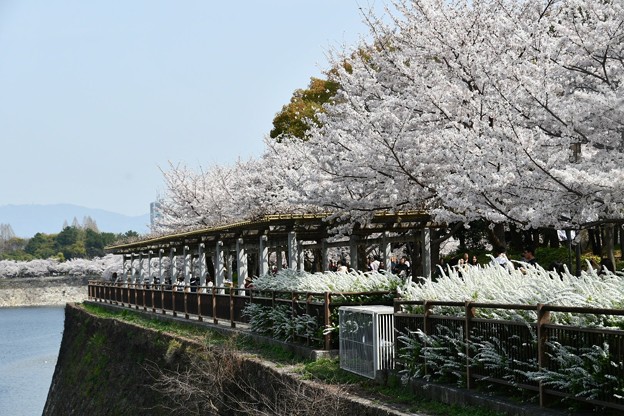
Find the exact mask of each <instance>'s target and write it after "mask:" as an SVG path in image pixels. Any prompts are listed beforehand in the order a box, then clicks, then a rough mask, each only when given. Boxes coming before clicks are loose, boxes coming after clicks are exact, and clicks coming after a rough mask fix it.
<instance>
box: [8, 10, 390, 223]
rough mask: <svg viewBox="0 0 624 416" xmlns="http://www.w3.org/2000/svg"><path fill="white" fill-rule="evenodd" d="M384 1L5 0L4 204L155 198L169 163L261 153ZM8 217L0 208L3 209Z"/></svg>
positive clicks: (136, 209) (99, 204) (130, 207)
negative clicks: (282, 113) (296, 94)
mask: <svg viewBox="0 0 624 416" xmlns="http://www.w3.org/2000/svg"><path fill="white" fill-rule="evenodd" d="M383 4H384V2H383V1H382V0H375V1H373V0H370V1H368V0H299V1H298V0H262V1H260V0H246V1H236V2H233V1H232V2H226V1H208V0H204V1H199V0H195V1H191V0H183V1H173V0H170V1H155V0H89V1H83V0H74V1H71V0H0V143H1V144H2V147H1V149H2V150H1V154H2V157H1V158H0V205H7V204H53V203H70V204H77V205H83V206H86V207H90V208H101V209H106V210H109V211H114V212H118V213H122V214H126V215H140V214H144V213H147V212H148V211H149V203H150V202H151V201H153V200H154V199H155V197H156V195H157V194H158V193H159V192H162V190H163V187H164V185H163V181H162V174H161V172H160V170H159V167H163V168H166V167H167V166H168V164H167V161H169V160H170V161H172V162H174V163H177V162H183V163H186V164H188V165H189V166H193V167H196V166H199V165H202V166H207V165H209V164H211V163H217V164H231V163H233V162H234V161H235V160H236V159H237V158H239V157H241V158H244V159H245V158H248V157H250V156H259V155H260V154H261V152H262V150H263V142H262V140H263V137H264V136H265V135H267V134H268V133H269V131H270V130H271V127H272V125H271V122H272V120H273V117H274V115H275V113H276V112H278V111H279V110H280V109H281V107H282V105H284V104H286V103H288V101H289V100H290V97H291V95H292V92H293V91H294V90H295V89H297V88H304V87H306V86H307V85H308V83H309V80H310V77H311V76H320V75H321V70H324V69H326V68H327V60H326V54H327V51H328V50H329V48H331V47H337V48H338V49H341V48H342V45H345V44H346V45H348V46H354V45H355V44H356V43H357V41H358V40H359V38H360V37H361V36H364V37H367V36H368V32H367V29H366V26H365V24H364V23H363V22H362V16H361V13H360V10H359V8H360V7H362V8H364V9H368V8H369V7H370V6H371V5H372V6H373V7H374V8H375V9H377V10H382V9H383ZM0 222H1V221H0Z"/></svg>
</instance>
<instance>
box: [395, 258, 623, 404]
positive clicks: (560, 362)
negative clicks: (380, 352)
mask: <svg viewBox="0 0 624 416" xmlns="http://www.w3.org/2000/svg"><path fill="white" fill-rule="evenodd" d="M521 266H522V267H521V268H520V267H517V268H515V269H506V268H503V267H500V266H498V265H493V266H489V265H488V266H485V267H467V268H464V269H448V270H447V271H446V272H444V273H442V276H441V277H440V278H439V279H438V280H437V281H433V280H425V281H423V282H422V283H411V282H408V283H406V284H405V285H403V286H401V287H399V289H398V291H399V293H400V294H401V296H402V297H403V298H404V299H407V300H419V301H423V300H439V301H458V302H464V301H470V300H472V301H477V302H483V303H503V304H523V305H526V304H529V305H536V304H538V303H544V304H552V305H560V306H574V307H578V306H582V307H597V308H609V309H618V308H620V309H621V308H622V301H623V299H624V297H623V296H624V276H622V274H619V273H615V274H614V273H605V274H604V275H599V274H598V273H597V272H596V271H595V270H593V269H592V268H591V267H589V270H588V271H587V272H583V273H582V274H581V276H579V277H576V276H572V275H570V274H569V273H568V272H566V273H565V274H563V275H562V276H559V275H558V274H556V273H554V272H549V271H546V270H544V269H542V268H540V267H537V268H533V267H527V266H526V265H521ZM406 309H407V308H406ZM414 309H415V310H412V312H422V309H423V307H422V306H419V307H417V308H414ZM434 309H435V312H434V313H435V314H436V315H453V316H463V314H464V313H465V310H464V308H463V307H455V308H453V307H434ZM475 313H476V316H477V317H481V318H487V319H495V320H507V321H509V320H512V321H519V320H521V321H525V323H526V328H525V330H526V332H527V334H528V338H526V337H524V336H523V338H522V339H521V338H520V337H519V336H517V335H514V331H517V329H516V330H514V331H509V332H507V331H506V330H505V329H501V328H498V329H490V330H489V331H490V332H488V330H486V331H482V330H480V329H477V327H473V329H472V331H471V334H470V340H469V343H468V345H467V344H466V340H465V339H464V335H463V333H462V331H461V330H453V329H450V328H448V327H445V326H441V325H438V326H436V327H435V334H433V335H432V334H425V333H423V332H422V331H420V330H418V331H409V330H408V331H407V332H406V333H402V334H400V335H399V336H398V337H397V341H398V343H399V357H400V361H401V364H402V368H403V369H402V372H401V373H402V375H403V379H404V380H409V379H412V378H422V377H424V378H426V379H430V380H434V381H442V382H454V383H457V384H459V385H461V384H463V383H464V381H465V377H466V373H465V371H466V365H470V366H471V368H473V370H477V372H478V373H479V374H482V375H483V374H485V375H488V377H493V378H500V379H503V380H505V381H506V382H508V383H509V384H510V385H511V386H513V385H516V384H519V383H523V384H537V383H538V382H541V383H542V384H543V385H545V386H547V387H548V388H551V389H554V390H557V391H561V392H564V393H566V394H569V395H571V396H572V397H578V398H582V399H590V400H603V401H613V400H616V401H617V400H624V377H622V375H623V374H624V362H623V360H622V356H621V353H619V352H615V353H612V352H610V348H609V344H608V342H606V341H605V342H602V345H591V344H589V345H583V346H582V347H579V346H572V345H567V344H574V343H576V342H577V341H578V340H577V337H576V336H574V335H566V333H565V332H564V333H562V334H559V335H557V337H558V338H559V339H557V338H555V337H554V336H552V335H551V337H550V339H549V341H548V342H547V343H546V346H547V348H548V357H549V360H550V364H549V365H548V366H547V367H545V368H542V369H540V368H539V366H538V362H537V336H536V334H535V330H534V327H533V326H531V324H535V322H536V319H537V316H536V315H537V313H536V310H531V311H520V310H506V309H488V308H476V310H475ZM551 322H555V323H558V324H563V325H571V326H599V327H619V328H622V327H624V323H623V322H624V320H623V319H622V317H619V316H604V315H593V314H571V313H562V312H557V313H551ZM614 337H615V336H614ZM467 346H468V347H469V348H470V351H471V358H470V360H467V357H466V347H467Z"/></svg>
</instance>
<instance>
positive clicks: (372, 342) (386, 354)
mask: <svg viewBox="0 0 624 416" xmlns="http://www.w3.org/2000/svg"><path fill="white" fill-rule="evenodd" d="M393 313H394V308H393V307H392V306H381V305H367V306H341V307H340V308H339V309H338V315H339V324H340V338H339V341H340V351H339V353H340V368H342V369H344V370H347V371H351V372H353V373H356V374H359V375H361V376H364V377H368V378H373V379H374V378H375V377H376V375H377V371H379V370H387V369H391V368H393V367H394V320H393Z"/></svg>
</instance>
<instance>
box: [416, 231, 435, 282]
mask: <svg viewBox="0 0 624 416" xmlns="http://www.w3.org/2000/svg"><path fill="white" fill-rule="evenodd" d="M421 246H422V252H421V255H420V258H421V261H422V274H423V277H424V278H425V279H429V278H431V230H430V229H429V228H427V227H425V228H423V229H422V231H421ZM412 275H413V273H412Z"/></svg>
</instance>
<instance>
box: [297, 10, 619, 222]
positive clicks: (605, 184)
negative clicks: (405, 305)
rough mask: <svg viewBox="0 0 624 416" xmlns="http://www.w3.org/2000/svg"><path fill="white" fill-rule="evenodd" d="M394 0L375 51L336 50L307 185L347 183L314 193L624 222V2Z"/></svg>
mask: <svg viewBox="0 0 624 416" xmlns="http://www.w3.org/2000/svg"><path fill="white" fill-rule="evenodd" d="M394 5H395V7H396V10H397V12H395V14H394V15H393V16H394V18H393V20H392V25H386V24H384V23H383V21H382V20H381V19H374V18H371V19H370V20H369V22H370V27H371V32H372V34H373V35H374V36H375V42H374V45H373V46H372V47H368V48H367V49H365V50H366V53H359V54H350V55H349V56H345V55H342V54H338V55H337V56H336V58H335V62H334V68H338V69H337V71H336V76H337V81H338V82H339V83H340V85H341V90H340V92H339V94H338V96H337V98H336V100H335V101H334V103H331V104H329V105H327V106H326V113H324V114H321V115H320V116H319V120H320V122H321V126H320V127H315V126H312V129H311V132H310V135H309V140H308V141H307V142H306V145H307V146H302V147H304V149H303V152H304V153H305V154H306V155H307V157H306V158H305V159H306V160H308V162H309V167H310V169H309V171H308V176H307V182H308V183H310V184H313V183H314V182H315V180H317V179H318V178H320V179H321V181H324V183H325V184H327V183H333V184H334V186H333V187H328V186H324V185H322V186H315V187H314V186H313V185H310V188H312V187H314V189H313V190H312V189H310V192H306V193H305V194H303V197H305V198H311V200H312V201H314V202H315V203H316V204H318V205H322V206H328V207H332V208H335V209H338V210H340V211H342V212H347V211H349V212H350V214H351V215H352V214H354V213H356V212H359V213H371V212H373V211H375V210H379V209H393V210H398V209H405V208H424V209H427V210H429V211H430V212H431V213H432V214H433V215H434V217H435V218H436V219H438V220H441V221H446V222H453V221H458V220H463V221H470V220H473V219H477V218H486V219H488V220H491V221H494V222H503V221H505V222H507V221H512V222H515V223H517V224H520V225H522V226H525V227H529V226H535V227H537V226H553V225H557V226H579V225H582V224H585V223H587V222H591V221H604V220H612V219H619V218H622V215H623V212H622V208H621V207H622V202H624V201H622V198H623V197H624V192H622V191H623V189H622V180H621V179H622V178H624V172H623V171H622V168H621V166H622V161H623V160H622V156H623V153H622V148H621V137H622V125H621V120H622V118H621V117H620V113H619V112H620V111H621V105H618V104H619V103H620V101H621V90H620V84H621V82H620V81H621V78H622V54H621V52H622V46H621V45H622V44H623V43H622V24H621V23H622V19H623V18H624V14H623V13H622V10H621V8H622V5H621V2H620V1H613V2H598V3H593V2H589V1H582V0H577V1H546V2H533V1H527V2H521V1H512V0H509V1H508V0H478V1H455V2H450V3H449V2H445V1H442V0H414V1H407V0H405V1H397V2H395V3H394ZM586 43H587V45H585V44H586ZM362 49H363V50H364V47H362ZM344 60H348V62H349V65H342V62H343V61H344ZM571 149H572V150H571ZM578 149H580V150H581V151H580V156H579V151H578ZM299 151H301V149H299ZM575 152H576V153H575ZM608 178H611V179H610V180H609V179H608ZM614 179H615V180H614Z"/></svg>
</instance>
